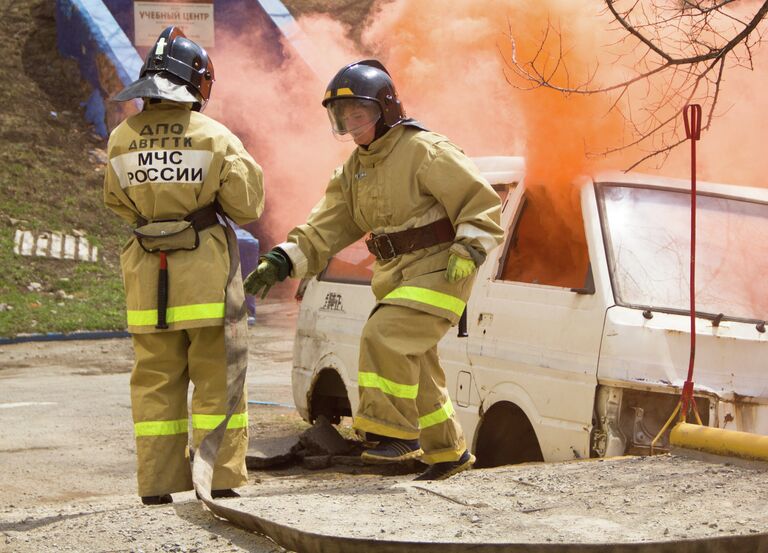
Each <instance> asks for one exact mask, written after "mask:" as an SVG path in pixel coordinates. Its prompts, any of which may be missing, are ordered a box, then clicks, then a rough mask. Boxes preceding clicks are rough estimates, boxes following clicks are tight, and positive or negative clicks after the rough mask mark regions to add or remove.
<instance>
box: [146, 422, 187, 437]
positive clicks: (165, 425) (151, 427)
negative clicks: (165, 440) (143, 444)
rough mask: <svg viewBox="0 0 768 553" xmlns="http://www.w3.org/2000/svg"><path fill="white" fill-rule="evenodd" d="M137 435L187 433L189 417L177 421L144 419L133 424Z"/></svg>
mask: <svg viewBox="0 0 768 553" xmlns="http://www.w3.org/2000/svg"><path fill="white" fill-rule="evenodd" d="M133 431H134V434H135V435H136V437H137V438H138V437H139V436H172V435H174V434H186V433H187V419H179V420H175V421H142V422H137V423H135V424H134V425H133Z"/></svg>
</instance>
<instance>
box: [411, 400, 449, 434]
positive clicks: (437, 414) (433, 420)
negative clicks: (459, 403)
mask: <svg viewBox="0 0 768 553" xmlns="http://www.w3.org/2000/svg"><path fill="white" fill-rule="evenodd" d="M453 413H454V410H453V403H451V398H449V397H447V396H446V398H445V403H444V404H443V406H442V407H440V409H438V410H437V411H432V412H431V413H430V414H428V415H424V416H423V417H419V427H420V428H421V429H422V430H423V429H425V428H429V427H430V426H435V425H436V424H440V423H441V422H445V421H447V420H448V419H450V418H451V417H452V416H453Z"/></svg>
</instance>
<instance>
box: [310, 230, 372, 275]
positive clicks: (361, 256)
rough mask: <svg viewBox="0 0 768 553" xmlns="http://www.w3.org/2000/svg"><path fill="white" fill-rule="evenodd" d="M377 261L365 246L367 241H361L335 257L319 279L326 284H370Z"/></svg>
mask: <svg viewBox="0 0 768 553" xmlns="http://www.w3.org/2000/svg"><path fill="white" fill-rule="evenodd" d="M375 261H376V258H375V257H373V256H372V255H371V253H370V252H369V251H368V248H367V247H366V246H365V239H360V240H358V241H357V242H354V243H353V244H350V245H349V246H347V247H346V248H344V249H343V250H341V251H340V252H339V253H337V254H336V255H335V256H333V257H332V258H331V259H330V261H329V262H328V265H327V266H326V268H325V270H323V272H322V273H320V274H319V275H318V277H317V278H318V280H324V281H326V282H345V283H348V284H370V283H371V278H372V277H373V264H374V262H375Z"/></svg>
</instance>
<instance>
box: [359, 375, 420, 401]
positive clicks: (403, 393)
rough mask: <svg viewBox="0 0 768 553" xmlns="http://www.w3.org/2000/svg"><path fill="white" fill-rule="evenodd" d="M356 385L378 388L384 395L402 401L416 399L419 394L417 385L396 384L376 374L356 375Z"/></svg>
mask: <svg viewBox="0 0 768 553" xmlns="http://www.w3.org/2000/svg"><path fill="white" fill-rule="evenodd" d="M357 385H358V386H360V387H362V388H378V389H379V390H381V391H382V392H384V393H385V394H389V395H391V396H395V397H401V398H404V399H416V396H417V395H418V393H419V385H418V384H413V385H408V384H398V383H397V382H392V381H391V380H389V379H386V378H384V377H383V376H379V375H378V374H376V373H368V372H359V373H357Z"/></svg>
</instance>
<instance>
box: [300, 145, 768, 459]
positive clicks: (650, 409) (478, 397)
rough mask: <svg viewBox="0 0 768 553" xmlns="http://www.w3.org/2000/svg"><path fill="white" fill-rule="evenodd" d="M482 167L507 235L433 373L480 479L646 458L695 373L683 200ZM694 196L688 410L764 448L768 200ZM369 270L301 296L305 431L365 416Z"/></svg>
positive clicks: (661, 187)
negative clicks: (440, 375) (556, 186)
mask: <svg viewBox="0 0 768 553" xmlns="http://www.w3.org/2000/svg"><path fill="white" fill-rule="evenodd" d="M475 161H476V163H477V164H478V167H479V168H480V169H481V171H482V172H483V174H484V176H485V177H486V178H487V179H488V180H489V182H490V183H491V184H492V185H493V186H494V188H495V189H496V190H497V191H498V192H499V194H500V195H501V196H502V199H503V212H502V223H503V225H504V228H505V229H506V237H505V242H504V244H503V245H502V246H501V247H499V248H497V249H496V250H495V251H493V252H492V253H491V254H490V256H489V258H488V259H487V261H486V262H485V264H483V265H482V266H481V267H480V269H479V274H478V278H477V282H476V284H475V287H474V291H473V294H472V297H471V298H470V301H469V304H468V307H467V315H468V317H467V321H468V325H467V327H468V328H467V330H468V336H467V337H459V336H457V335H456V333H455V332H451V333H449V334H448V336H446V337H445V338H444V339H443V341H442V342H441V343H440V358H441V362H442V364H443V367H444V369H445V372H446V376H447V383H448V388H449V391H450V393H451V398H452V400H453V403H454V407H455V410H456V413H457V416H458V418H459V420H460V422H461V425H462V427H463V428H464V431H465V432H466V434H467V439H468V442H469V443H471V444H472V449H473V451H474V452H475V454H476V455H477V458H478V464H477V466H479V467H483V466H486V467H487V466H497V465H502V464H508V463H519V462H525V461H541V460H544V461H560V460H566V459H573V458H585V457H603V456H615V455H623V454H644V453H647V452H649V449H650V445H651V441H652V440H653V439H654V437H655V436H656V435H657V434H658V433H659V430H660V429H661V427H662V426H663V424H664V422H665V421H666V420H667V418H668V417H669V416H670V414H671V413H672V411H673V410H674V407H675V405H676V403H677V401H678V399H679V395H680V391H681V388H682V385H683V382H684V381H685V378H686V374H687V369H688V360H689V354H690V314H689V303H688V302H689V292H688V290H689V286H690V284H689V270H690V257H689V252H690V230H691V229H690V193H689V186H690V184H689V183H688V182H686V181H682V180H675V179H668V178H662V177H654V176H648V175H640V174H631V173H629V174H627V173H602V174H596V175H594V176H592V177H589V178H587V177H585V178H582V179H579V180H578V181H577V182H575V183H574V184H573V185H572V186H571V187H570V188H568V189H567V190H564V191H560V193H559V194H555V193H553V192H552V191H551V190H547V189H546V188H545V187H534V186H530V187H528V186H526V183H525V180H524V178H523V175H524V166H523V161H522V159H521V158H512V157H510V158H503V157H497V158H478V159H476V160H475ZM698 195H699V197H698V201H697V217H698V225H697V233H698V236H697V258H696V264H697V265H696V266H697V279H696V284H697V286H696V290H697V293H696V294H697V295H696V303H697V317H696V341H697V349H696V363H695V371H694V382H695V389H694V397H695V399H696V402H697V406H698V409H699V412H700V413H701V416H702V419H703V422H704V424H707V425H710V426H714V427H718V428H727V429H731V430H741V431H746V432H753V433H757V434H768V371H767V370H765V369H767V368H768V337H767V336H766V332H765V319H766V318H768V279H766V277H765V275H766V272H768V254H767V253H765V252H766V250H768V249H766V248H763V247H762V246H761V245H760V239H761V237H762V236H764V235H765V234H766V231H768V191H767V190H760V189H753V188H745V187H738V186H731V185H722V184H713V183H699V184H698ZM761 250H762V251H761ZM372 263H373V259H372V258H371V257H370V256H369V255H368V252H367V250H366V249H365V247H364V245H363V244H362V243H361V242H359V243H357V244H353V245H352V246H350V247H349V248H347V249H346V250H345V251H343V252H341V253H340V254H339V255H337V256H336V257H335V258H334V259H333V260H332V261H331V263H330V264H329V266H328V268H327V269H326V270H325V271H324V272H323V273H321V274H320V275H318V276H317V277H316V278H313V279H311V280H308V281H306V282H305V283H304V285H303V286H302V288H301V289H300V292H301V293H302V294H303V300H302V302H301V307H300V312H299V318H298V323H297V332H296V340H295V345H294V358H293V359H294V367H293V392H294V399H295V402H296V405H297V407H298V409H299V412H300V413H301V415H302V416H303V417H304V418H305V419H306V420H310V421H311V420H314V419H315V418H316V417H317V416H319V415H325V416H327V417H329V418H330V419H331V420H339V419H340V418H341V417H343V416H350V415H351V414H352V413H353V412H354V410H355V408H356V406H357V356H358V351H359V344H358V341H359V336H360V331H361V329H362V326H363V324H364V322H365V320H366V318H367V317H368V314H369V313H370V310H371V309H372V308H373V305H374V298H373V294H372V293H371V290H370V287H369V282H370V267H371V266H372ZM668 443H669V437H668V435H662V436H661V438H660V439H659V441H658V442H657V443H656V446H657V447H658V448H659V449H661V450H663V449H665V448H667V447H668Z"/></svg>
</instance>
